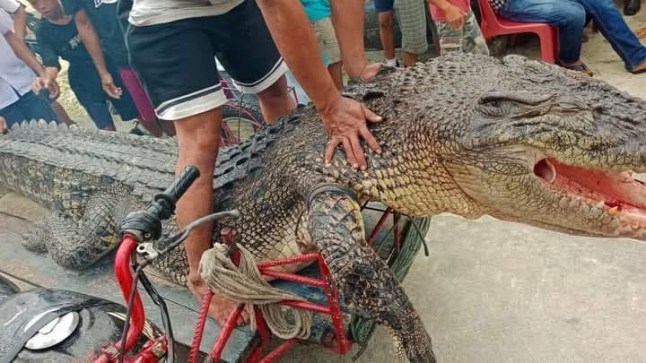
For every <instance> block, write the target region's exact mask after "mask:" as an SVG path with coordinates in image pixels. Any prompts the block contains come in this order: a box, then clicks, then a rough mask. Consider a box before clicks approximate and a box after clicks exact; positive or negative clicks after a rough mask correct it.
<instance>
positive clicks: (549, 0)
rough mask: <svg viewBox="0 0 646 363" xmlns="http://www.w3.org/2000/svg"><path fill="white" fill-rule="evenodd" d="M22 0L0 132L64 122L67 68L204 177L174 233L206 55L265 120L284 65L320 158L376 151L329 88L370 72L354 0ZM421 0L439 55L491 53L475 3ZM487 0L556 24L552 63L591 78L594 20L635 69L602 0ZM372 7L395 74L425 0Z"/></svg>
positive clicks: (104, 106) (10, 44)
mask: <svg viewBox="0 0 646 363" xmlns="http://www.w3.org/2000/svg"><path fill="white" fill-rule="evenodd" d="M27 1H28V2H29V4H30V5H31V6H32V7H33V8H34V9H35V11H36V12H37V13H38V14H39V18H34V19H33V23H34V24H33V30H34V33H35V35H36V43H35V45H34V46H33V47H32V48H29V47H28V46H27V45H26V43H25V34H26V29H27V28H28V26H27V25H28V24H27V23H28V14H27V13H26V11H25V7H24V6H23V5H22V4H20V3H19V2H18V1H17V0H0V31H1V32H2V35H3V38H1V39H0V128H4V126H11V125H12V124H13V123H16V122H20V121H22V120H25V119H27V120H28V119H45V120H51V121H55V122H65V123H71V122H73V121H72V120H70V119H69V117H68V116H67V115H66V113H65V111H64V110H63V109H62V107H60V105H59V104H58V103H57V101H56V100H57V97H59V94H60V89H59V86H58V83H57V77H58V75H59V73H60V71H61V64H60V59H63V60H65V61H66V62H67V63H68V64H69V69H68V78H69V84H70V87H71V89H72V91H73V92H74V94H75V95H76V98H77V99H78V101H79V103H80V104H81V105H82V106H83V107H84V108H85V110H86V111H87V114H88V115H89V116H90V118H91V119H92V121H93V122H94V124H95V125H96V127H97V128H100V129H104V130H114V129H115V126H114V122H113V119H112V114H111V111H110V109H109V107H108V103H110V104H112V105H113V106H114V108H116V110H117V111H118V114H119V116H120V117H121V119H122V120H138V121H139V122H141V124H142V125H143V126H144V127H146V129H147V130H148V132H150V133H151V134H152V135H155V136H161V135H176V136H177V141H178V148H179V158H178V162H177V170H178V171H179V170H182V169H183V168H184V167H185V166H186V165H194V166H196V167H198V168H199V169H200V171H201V175H203V177H200V178H198V180H197V181H196V183H195V184H194V185H193V187H192V188H191V189H190V190H189V191H188V192H187V193H186V194H185V196H184V197H183V199H182V200H181V201H180V203H179V204H178V208H177V220H178V223H179V224H180V225H181V226H182V225H186V224H187V223H189V222H191V221H193V220H195V219H196V218H198V217H201V216H204V215H205V214H208V213H210V212H211V211H212V208H213V205H212V202H211V200H212V193H213V191H212V179H211V176H212V175H213V172H214V170H213V169H214V165H215V160H216V157H217V154H218V149H219V142H220V125H221V123H222V106H223V105H224V104H225V103H226V102H227V97H226V95H225V93H224V92H223V89H222V85H221V82H220V81H221V79H220V75H219V74H218V72H217V66H216V62H217V61H219V63H220V64H221V65H222V66H224V68H225V69H226V71H227V72H228V73H229V74H230V75H231V77H232V78H233V80H234V83H235V86H236V87H237V88H238V89H240V90H241V91H243V92H245V93H253V94H255V95H256V96H257V97H258V100H259V103H260V107H261V109H262V114H263V117H264V119H265V120H266V121H267V122H268V123H272V122H274V121H275V120H276V119H278V118H279V117H280V116H282V115H285V114H288V113H290V112H291V111H292V110H294V109H295V107H296V104H295V102H294V99H293V98H292V97H291V96H290V93H289V92H288V87H287V78H286V72H287V71H288V68H289V70H290V71H291V74H293V76H294V77H295V79H296V80H297V81H298V83H299V85H300V87H302V88H303V89H304V91H305V92H306V93H307V97H308V98H309V99H310V100H311V102H312V103H313V105H314V106H315V107H316V109H317V110H318V111H319V113H320V116H321V120H322V123H323V125H324V127H325V128H326V130H327V131H328V133H329V141H328V143H327V147H326V149H325V152H324V162H325V163H330V162H331V160H332V157H333V154H334V151H335V149H336V148H337V147H338V146H341V147H342V148H343V150H344V152H345V157H346V159H347V161H348V162H349V164H350V165H352V167H353V168H356V169H365V168H366V167H367V164H366V159H365V156H364V153H363V151H362V148H361V140H363V141H364V142H365V143H366V144H367V145H368V147H369V148H370V149H371V150H372V151H374V152H377V153H378V152H380V146H379V143H378V142H377V140H375V138H374V137H373V135H372V134H371V133H370V131H369V129H368V127H367V123H369V122H381V117H380V116H379V115H377V114H375V113H373V112H372V111H371V110H369V109H368V108H366V106H365V105H363V104H362V103H360V102H358V101H355V100H352V99H349V98H345V97H342V95H341V92H340V90H341V89H342V87H343V83H344V81H343V80H344V78H343V71H344V70H345V72H346V73H347V75H348V76H349V77H351V78H354V79H360V80H369V79H371V78H373V77H374V76H375V75H376V74H377V73H378V71H379V69H380V67H381V66H382V63H369V62H367V59H366V54H365V50H364V44H363V42H364V10H365V3H364V0H301V2H300V3H299V2H295V1H289V0H210V1H204V0H181V1H180V0H119V1H117V0H60V1H59V0H27ZM428 1H429V3H430V17H431V19H432V21H433V22H434V25H435V27H436V29H437V34H438V36H439V42H438V43H439V44H440V51H441V52H442V53H444V52H448V51H455V50H456V49H458V50H459V51H463V52H470V53H477V54H489V50H488V47H487V44H486V43H485V40H484V38H483V35H482V33H481V31H480V27H479V25H478V21H477V19H476V16H475V14H474V11H473V9H474V4H475V6H476V7H477V6H478V1H474V2H473V3H472V2H470V1H469V0H428ZM488 1H490V3H491V6H492V8H493V9H494V10H495V11H496V12H497V13H498V14H499V15H500V16H501V17H505V18H509V19H513V20H516V21H521V22H523V21H531V22H535V21H539V22H546V23H549V24H553V25H554V26H556V27H558V29H559V37H560V39H559V59H558V63H559V64H560V65H561V66H563V67H567V68H570V69H574V70H579V71H582V72H589V70H588V69H587V67H586V66H585V65H584V64H583V63H582V62H581V60H580V52H581V44H582V42H583V29H584V26H585V24H586V21H588V20H592V21H594V23H595V24H596V26H597V27H598V28H599V29H600V31H601V32H602V34H603V35H604V36H605V37H606V38H607V39H608V41H609V42H610V43H611V44H612V46H613V48H614V50H615V51H616V52H617V53H618V54H619V56H620V57H621V58H622V59H623V61H624V63H625V65H626V69H627V70H628V71H629V72H632V73H639V72H643V71H644V70H646V47H644V46H642V45H641V44H640V42H639V40H638V39H637V38H636V36H635V35H634V34H633V33H632V32H631V31H630V29H629V28H628V26H627V25H626V23H625V22H624V20H623V18H622V17H621V14H620V13H619V10H618V9H617V8H615V5H614V3H612V0H488ZM630 2H631V4H632V5H631V6H633V8H634V7H635V4H634V3H635V1H634V0H630ZM374 7H375V10H376V12H377V13H378V21H379V31H380V39H381V41H382V45H383V51H384V58H385V59H384V62H383V64H386V65H390V66H399V61H398V60H397V57H396V56H395V54H396V53H395V37H394V32H393V29H394V22H395V19H397V22H398V24H399V29H400V31H401V34H402V53H403V57H402V58H403V59H402V61H403V66H404V67H409V66H412V65H413V64H414V63H415V62H417V60H418V57H419V56H420V55H421V54H422V53H424V52H426V51H427V50H428V39H427V34H428V24H427V15H428V13H427V3H426V1H425V0H375V1H374ZM627 7H628V6H627ZM456 44H457V46H456ZM216 58H217V61H216ZM210 231H211V227H210V226H208V225H204V226H203V227H201V228H200V229H198V230H196V231H194V232H193V233H192V235H191V236H190V238H189V239H188V240H187V241H186V243H185V246H186V253H187V258H188V263H189V266H190V271H189V280H188V287H189V288H190V289H191V291H192V292H193V293H194V294H195V296H196V297H197V298H198V299H199V298H201V296H202V295H203V294H204V293H205V292H206V289H207V287H206V285H205V284H204V282H203V281H202V280H201V278H200V276H199V273H198V265H199V260H200V257H201V255H202V253H203V252H204V251H205V250H206V249H208V248H209V247H210V243H211V232H210ZM230 308H232V306H231V305H229V304H228V303H227V302H226V301H223V300H220V299H217V298H215V299H214V300H213V303H212V306H211V309H210V310H209V311H210V315H211V316H213V317H215V318H216V319H218V320H219V321H220V322H221V321H223V320H224V319H225V318H226V316H227V314H228V310H229V309H230Z"/></svg>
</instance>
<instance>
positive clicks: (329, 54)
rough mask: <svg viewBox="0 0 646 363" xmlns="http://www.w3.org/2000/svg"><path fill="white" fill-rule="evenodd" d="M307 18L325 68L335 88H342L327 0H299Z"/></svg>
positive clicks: (340, 69) (341, 73)
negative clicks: (316, 40)
mask: <svg viewBox="0 0 646 363" xmlns="http://www.w3.org/2000/svg"><path fill="white" fill-rule="evenodd" d="M301 3H302V4H303V6H304V7H305V12H306V13H307V17H308V18H309V20H310V22H311V23H312V26H313V27H314V33H315V34H316V38H317V39H318V41H319V46H320V47H321V50H322V52H323V59H324V62H325V63H326V65H327V70H328V72H330V76H331V77H332V79H333V80H334V84H335V85H336V88H337V89H341V88H343V69H342V68H343V67H342V66H343V64H342V63H341V49H339V43H338V42H337V40H336V33H335V32H334V26H333V25H332V18H331V17H332V9H331V8H330V1H329V0H301Z"/></svg>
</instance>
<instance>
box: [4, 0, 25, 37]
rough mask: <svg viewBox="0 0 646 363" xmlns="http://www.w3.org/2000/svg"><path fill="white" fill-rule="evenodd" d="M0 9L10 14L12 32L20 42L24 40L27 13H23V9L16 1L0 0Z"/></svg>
mask: <svg viewBox="0 0 646 363" xmlns="http://www.w3.org/2000/svg"><path fill="white" fill-rule="evenodd" d="M0 9H2V10H4V11H6V12H7V13H9V14H11V18H12V21H13V28H12V30H13V31H14V32H15V33H16V36H18V38H20V40H24V39H25V32H26V26H27V13H26V12H25V7H24V6H23V5H22V4H21V3H19V2H18V1H16V0H0Z"/></svg>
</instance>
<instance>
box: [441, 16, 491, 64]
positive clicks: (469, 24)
mask: <svg viewBox="0 0 646 363" xmlns="http://www.w3.org/2000/svg"><path fill="white" fill-rule="evenodd" d="M440 44H441V43H440ZM462 51H463V52H465V53H473V54H484V55H489V47H487V42H486V41H485V39H484V37H483V36H482V32H481V31H480V26H479V25H478V21H477V20H476V17H475V15H473V11H469V14H468V15H467V17H466V19H465V20H464V30H463V39H462Z"/></svg>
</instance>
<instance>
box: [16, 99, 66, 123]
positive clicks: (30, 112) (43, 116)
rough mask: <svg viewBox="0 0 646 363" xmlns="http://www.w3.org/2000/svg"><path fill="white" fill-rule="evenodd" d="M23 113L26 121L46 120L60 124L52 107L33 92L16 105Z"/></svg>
mask: <svg viewBox="0 0 646 363" xmlns="http://www.w3.org/2000/svg"><path fill="white" fill-rule="evenodd" d="M15 104H16V106H17V107H19V108H20V109H21V111H22V114H23V115H24V117H25V119H26V120H45V121H46V122H51V121H54V122H56V123H59V122H60V121H59V119H58V116H56V113H55V112H54V110H53V109H52V106H51V105H50V103H49V102H48V100H47V99H45V97H43V96H37V95H35V94H34V93H33V92H31V91H30V92H27V93H25V94H24V95H22V96H21V97H20V100H18V101H17V102H16V103H15Z"/></svg>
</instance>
